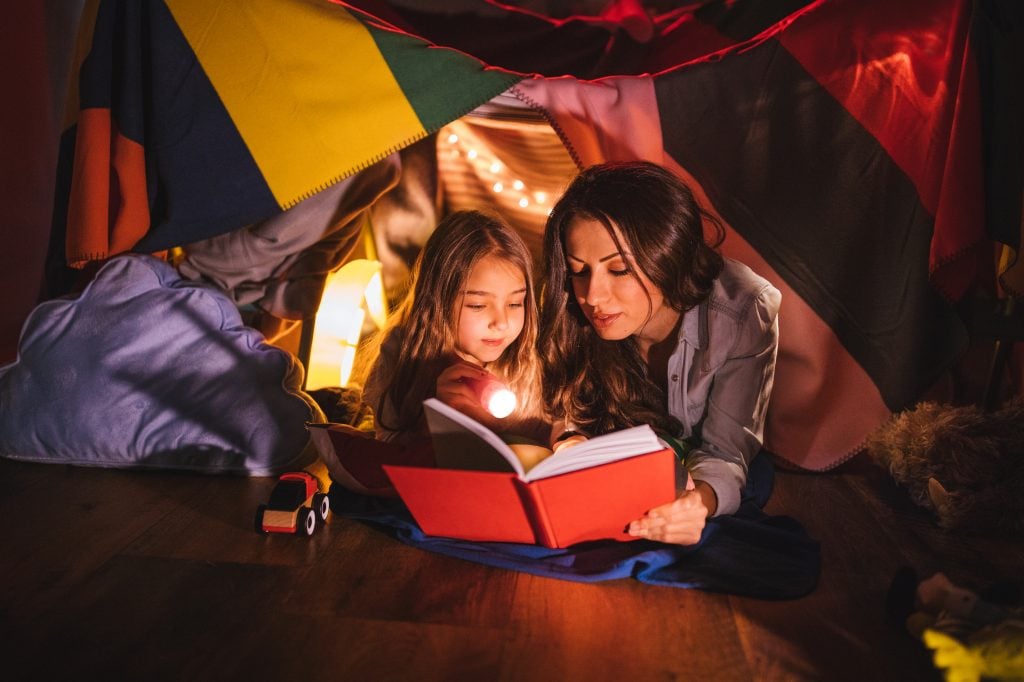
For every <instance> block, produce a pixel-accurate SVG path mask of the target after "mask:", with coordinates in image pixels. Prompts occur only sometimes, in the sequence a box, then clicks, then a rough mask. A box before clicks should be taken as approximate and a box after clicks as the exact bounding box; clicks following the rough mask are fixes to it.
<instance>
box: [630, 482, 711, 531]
mask: <svg viewBox="0 0 1024 682" xmlns="http://www.w3.org/2000/svg"><path fill="white" fill-rule="evenodd" d="M709 495H710V498H709V497H708V496H709ZM716 506H717V500H716V499H715V492H714V490H712V489H711V486H709V485H708V484H707V483H704V482H703V481H697V482H696V488H694V489H693V490H686V491H683V493H681V494H680V495H679V497H677V498H676V499H675V500H674V501H672V502H669V503H668V504H663V505H661V506H660V507H655V508H654V509H652V510H650V511H649V512H647V513H646V514H644V515H643V516H642V517H640V518H639V519H637V520H635V521H633V522H632V523H630V524H629V528H628V529H627V531H628V532H629V534H630V535H632V536H633V537H638V538H647V539H648V540H657V541H658V542H667V543H670V544H674V545H694V544H697V543H698V542H700V535H701V531H703V530H704V524H705V522H706V521H707V518H708V517H709V516H711V514H713V513H714V511H715V510H714V508H715V507H716Z"/></svg>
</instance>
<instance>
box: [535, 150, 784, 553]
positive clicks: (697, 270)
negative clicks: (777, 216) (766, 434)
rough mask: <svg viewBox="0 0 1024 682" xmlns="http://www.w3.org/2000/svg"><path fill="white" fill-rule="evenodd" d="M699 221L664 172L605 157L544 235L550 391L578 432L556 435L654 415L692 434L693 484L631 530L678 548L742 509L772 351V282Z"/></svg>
mask: <svg viewBox="0 0 1024 682" xmlns="http://www.w3.org/2000/svg"><path fill="white" fill-rule="evenodd" d="M703 217H704V213H703V211H702V210H701V209H700V207H699V206H698V205H697V203H696V201H694V198H693V194H692V193H691V192H690V189H689V188H688V187H687V186H686V185H685V184H684V183H683V182H682V181H680V180H679V179H678V178H677V177H676V176H674V175H673V174H672V173H670V172H669V171H667V170H665V169H664V168H661V167H660V166H656V165H654V164H651V163H645V162H634V163H620V164H604V165H599V166H593V167H591V168H588V169H586V170H584V171H583V172H582V173H581V174H580V175H579V176H578V177H577V178H576V179H575V180H574V181H573V182H572V184H571V185H570V186H569V188H568V189H567V190H566V192H565V194H564V195H563V196H562V197H561V199H559V201H558V203H557V204H556V205H555V207H554V210H553V211H552V213H551V217H550V218H549V219H548V224H547V228H546V231H545V235H544V252H545V260H546V261H547V268H548V271H547V272H548V284H547V286H545V287H544V301H543V306H542V309H543V318H542V320H541V342H540V349H541V356H542V358H543V362H544V380H545V382H544V398H545V403H546V404H547V405H548V406H549V409H550V410H552V412H553V416H554V417H555V418H556V419H562V420H564V421H565V423H566V424H567V425H568V426H567V428H568V429H570V430H569V431H567V433H566V434H565V436H566V437H565V438H564V439H561V442H564V443H571V442H573V441H575V440H579V439H581V438H585V437H587V436H594V435H598V434H600V433H602V432H605V431H611V430H615V429H621V428H624V427H627V426H633V425H636V424H639V423H649V424H651V426H653V427H654V428H656V429H660V430H661V431H662V432H663V433H667V434H668V435H671V436H674V437H679V438H685V439H687V440H688V441H689V442H690V443H691V444H693V446H694V449H693V450H692V451H691V452H690V453H689V454H688V455H687V458H686V460H687V468H688V469H689V472H690V475H691V476H692V478H693V480H694V482H695V484H696V488H695V489H694V490H688V491H682V492H681V494H680V495H679V497H678V499H676V500H675V502H672V503H670V504H667V505H664V506H662V507H658V508H656V509H653V510H651V511H649V512H648V513H647V514H646V515H645V516H644V517H643V518H641V519H637V520H635V521H634V522H633V523H631V524H630V527H629V532H630V533H631V534H632V535H635V536H638V537H646V538H650V539H654V540H660V541H663V542H672V543H678V544H693V543H696V542H697V541H698V540H699V539H700V535H701V530H702V529H703V527H704V523H705V519H707V518H708V517H709V516H713V515H715V514H731V513H733V512H735V511H736V510H737V508H738V507H739V503H740V491H741V490H742V489H743V486H744V484H745V482H746V474H747V465H748V463H749V462H750V460H751V459H752V458H753V457H754V455H756V454H757V453H758V451H759V450H760V448H761V438H762V433H763V430H764V419H765V412H766V409H767V405H768V398H769V395H770V394H771V389H772V383H773V379H774V375H775V357H776V351H777V348H778V329H779V328H778V319H777V316H778V311H779V303H780V297H779V292H778V290H777V289H776V288H775V287H773V286H772V285H771V284H770V283H769V282H767V281H766V280H764V279H762V278H761V277H759V276H758V275H756V274H755V273H754V272H752V271H751V270H750V268H748V267H746V266H745V265H743V264H741V263H738V262H736V261H732V260H729V259H725V258H723V257H722V256H721V255H720V254H719V253H718V252H717V251H716V250H715V249H714V246H715V245H716V243H717V242H719V241H721V233H719V236H718V239H717V240H716V241H715V242H714V243H712V244H708V243H707V242H706V241H705V239H704V234H703V227H702V218H703ZM576 432H579V433H578V434H577V433H576ZM596 502H597V503H598V504H599V503H600V501H596Z"/></svg>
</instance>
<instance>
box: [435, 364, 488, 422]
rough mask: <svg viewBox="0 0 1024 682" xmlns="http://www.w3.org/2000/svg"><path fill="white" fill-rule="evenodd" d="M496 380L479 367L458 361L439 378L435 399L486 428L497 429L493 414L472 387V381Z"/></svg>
mask: <svg viewBox="0 0 1024 682" xmlns="http://www.w3.org/2000/svg"><path fill="white" fill-rule="evenodd" d="M488 378H489V379H495V376H494V375H493V374H491V373H490V372H488V371H487V370H486V369H484V368H483V367H480V366H479V365H474V364H472V363H470V362H466V361H465V360H457V361H456V362H454V363H452V364H451V365H449V366H448V367H447V368H446V369H445V370H444V371H443V372H441V374H440V375H439V376H438V377H437V383H436V385H435V389H434V395H435V397H436V398H437V399H438V400H440V401H441V402H443V403H445V404H446V405H448V406H449V407H453V408H455V409H456V410H458V411H459V412H462V413H463V414H465V415H468V416H470V417H472V418H473V419H475V420H477V421H478V422H480V423H481V424H483V425H484V426H486V427H488V428H490V429H492V430H493V429H495V428H496V427H497V426H498V424H497V423H496V420H495V418H494V417H492V416H491V413H490V412H488V411H487V409H486V408H485V407H484V406H483V405H482V404H481V403H480V396H479V395H478V394H477V392H476V390H475V389H474V388H473V386H472V385H471V381H472V380H477V379H488Z"/></svg>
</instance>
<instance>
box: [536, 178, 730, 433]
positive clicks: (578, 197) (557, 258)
mask: <svg viewBox="0 0 1024 682" xmlns="http://www.w3.org/2000/svg"><path fill="white" fill-rule="evenodd" d="M575 218H583V219H590V220H596V221H598V222H599V223H601V224H602V225H604V227H605V229H606V230H608V233H609V235H611V237H612V239H613V241H615V243H616V245H617V246H618V247H619V251H620V254H621V253H622V252H624V251H628V252H629V253H631V254H632V255H633V259H634V260H635V262H636V265H637V267H638V268H639V269H640V270H641V271H642V272H643V273H644V274H645V275H647V277H648V279H650V281H651V282H652V283H653V284H654V285H655V286H656V287H657V288H658V289H659V291H660V292H661V294H662V296H663V297H664V299H665V303H666V305H669V306H671V307H672V308H673V309H674V310H677V311H679V312H680V313H683V312H685V311H687V310H689V309H690V308H692V307H694V306H696V305H698V304H699V303H700V302H701V301H703V300H704V299H706V298H707V297H708V295H709V294H710V292H711V287H712V285H713V284H714V281H715V278H717V277H718V275H719V273H720V272H721V271H722V266H723V261H722V256H721V254H719V253H718V252H717V251H716V250H715V249H716V248H717V247H718V246H719V245H720V244H721V242H722V240H723V239H724V231H723V229H722V226H721V224H720V223H719V222H718V221H717V220H716V219H715V218H714V217H713V216H711V215H709V214H707V213H706V212H705V211H704V210H703V209H701V208H700V206H699V205H698V204H697V202H696V200H695V199H694V198H693V193H692V192H691V191H690V188H689V187H687V186H686V184H685V183H683V181H682V180H680V179H679V178H677V177H676V176H675V175H673V174H672V173H670V172H669V171H667V170H665V169H664V168H662V167H661V166H658V165H656V164H653V163H648V162H628V163H607V164H600V165H597V166H591V167H590V168H587V169H586V170H584V171H583V172H581V173H580V174H579V175H578V176H577V177H576V179H575V180H573V182H572V183H571V184H570V185H569V188H568V189H567V190H566V191H565V194H563V195H562V197H561V199H559V200H558V203H556V204H555V207H554V209H553V210H552V212H551V215H550V217H549V218H548V222H547V227H546V229H545V232H544V260H545V263H546V275H545V281H544V285H543V293H542V302H543V303H542V306H541V320H540V335H539V348H540V355H541V362H542V367H543V375H544V389H543V390H544V402H545V403H546V404H547V406H548V408H549V409H550V410H551V411H552V414H553V416H554V417H555V418H561V419H565V420H567V421H569V422H570V423H572V424H573V425H574V426H575V427H576V428H577V429H578V430H580V431H583V432H585V433H587V434H588V435H592V436H593V435H598V434H600V433H605V432H607V431H612V430H616V429H622V428H626V427H629V426H635V425H637V424H644V423H646V424H650V425H651V426H652V427H654V428H656V429H660V430H663V431H666V432H668V433H673V434H675V433H677V432H678V431H679V424H678V422H677V421H676V420H675V419H674V418H673V417H672V416H671V415H669V413H668V409H667V405H668V403H667V400H666V396H665V394H664V391H662V390H661V389H660V388H659V387H658V385H657V384H656V383H655V382H653V381H652V380H651V379H650V378H649V377H648V373H647V365H646V363H645V362H644V360H643V358H642V356H641V355H640V351H639V349H638V348H637V345H636V342H635V341H634V339H633V338H627V339H624V340H622V341H605V340H603V339H601V338H600V337H599V336H598V335H597V333H596V332H595V331H594V328H593V327H592V326H591V324H590V322H589V321H588V320H587V318H586V317H585V316H584V314H583V311H582V310H581V308H580V306H579V304H578V303H577V301H576V297H575V295H574V293H573V287H572V282H571V281H570V278H569V272H568V268H567V265H566V253H565V233H566V230H567V228H568V226H569V224H570V222H572V220H573V219H575ZM704 220H707V221H708V224H709V225H710V226H711V228H712V229H713V231H714V233H715V234H714V237H713V238H712V239H711V242H710V243H708V241H706V240H705V237H704V229H703V221H704ZM613 225H614V226H615V227H617V228H618V229H619V232H620V234H621V235H622V240H623V241H624V242H625V243H624V244H620V243H619V239H618V238H617V237H616V236H615V232H614V230H613V229H612V226H613ZM623 258H624V260H625V256H623ZM636 276H637V275H636V273H633V277H636Z"/></svg>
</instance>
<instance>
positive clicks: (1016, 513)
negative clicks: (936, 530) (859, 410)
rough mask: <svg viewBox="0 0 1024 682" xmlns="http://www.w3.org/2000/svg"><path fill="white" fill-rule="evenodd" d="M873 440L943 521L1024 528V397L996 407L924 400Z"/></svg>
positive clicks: (880, 455) (917, 498)
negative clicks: (984, 408) (983, 409)
mask: <svg viewBox="0 0 1024 682" xmlns="http://www.w3.org/2000/svg"><path fill="white" fill-rule="evenodd" d="M865 446H866V448H867V451H868V452H869V453H870V454H871V456H872V457H873V458H874V459H875V460H876V461H878V462H879V463H880V464H882V465H883V466H885V467H886V468H888V470H889V472H890V473H891V474H892V476H893V478H894V479H895V480H896V482H897V483H899V484H901V485H903V486H905V487H906V488H907V490H908V491H909V493H910V496H911V498H912V499H913V500H914V502H916V503H917V504H919V505H921V506H924V507H926V508H928V509H931V510H932V511H934V512H935V514H936V515H937V517H938V521H939V525H941V526H942V527H944V528H949V529H960V530H969V531H971V532H990V531H991V532H1005V533H1008V534H1011V535H1013V534H1020V533H1022V532H1024V495H1021V490H1024V397H1016V398H1014V399H1012V400H1010V401H1008V402H1007V403H1006V404H1005V405H1004V406H1003V407H1001V408H1000V409H997V410H995V411H993V412H984V411H982V410H981V409H979V408H977V407H973V406H965V407H956V406H952V405H943V404H938V403H932V402H925V403H921V404H919V405H917V406H916V407H915V408H914V409H912V410H908V411H906V412H902V413H900V414H897V415H894V416H893V418H892V419H891V420H889V421H888V422H887V423H886V424H884V425H883V426H882V427H880V428H879V429H878V430H877V431H875V432H874V433H873V434H872V435H871V436H869V438H868V440H867V441H866V443H865Z"/></svg>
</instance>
